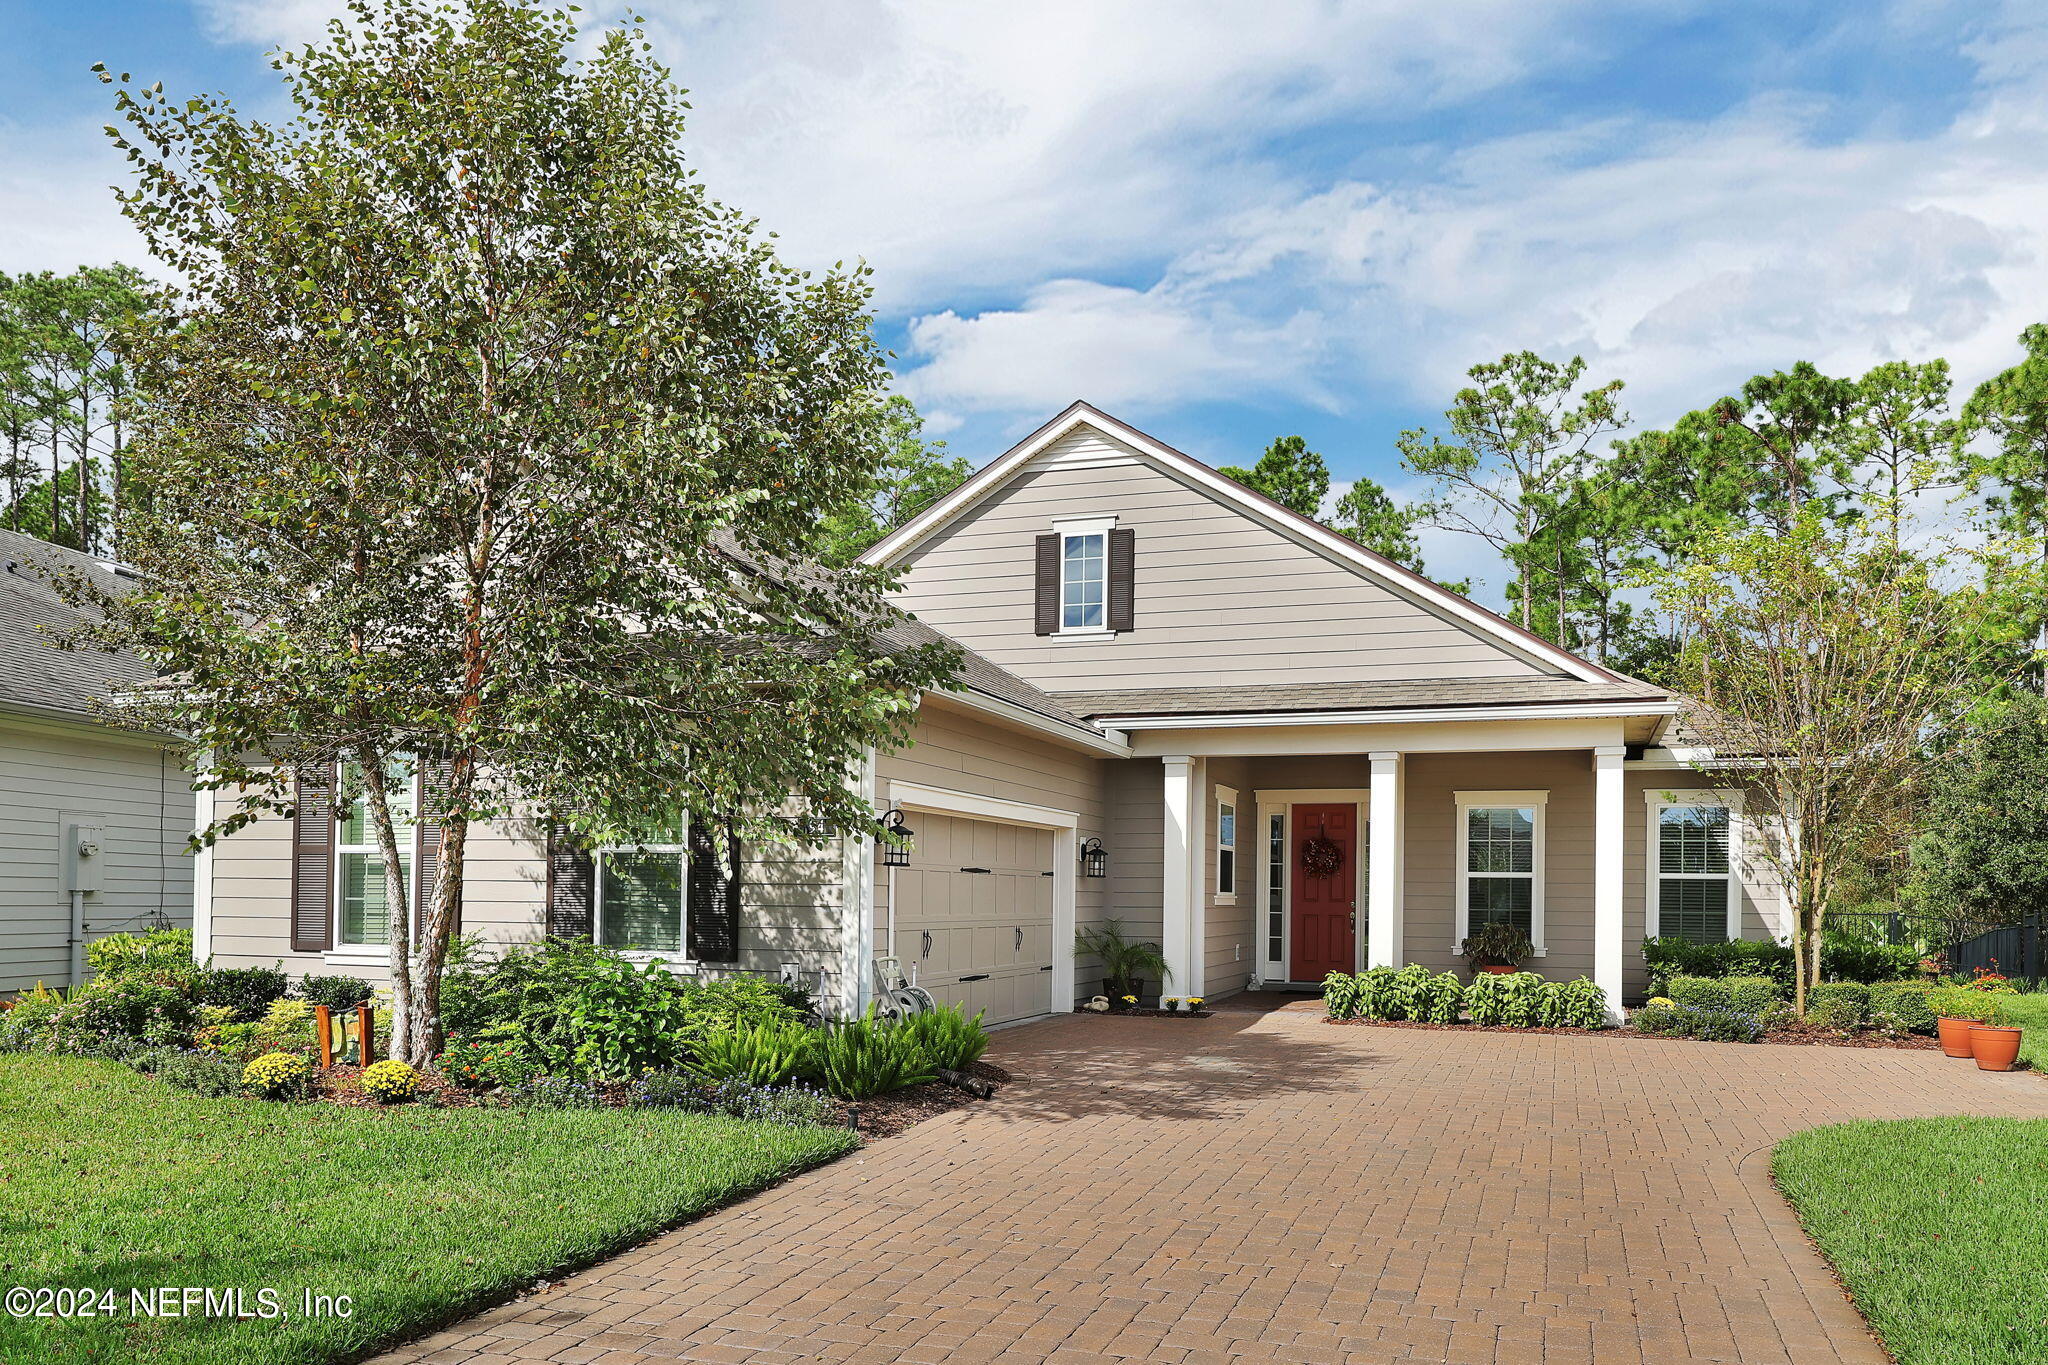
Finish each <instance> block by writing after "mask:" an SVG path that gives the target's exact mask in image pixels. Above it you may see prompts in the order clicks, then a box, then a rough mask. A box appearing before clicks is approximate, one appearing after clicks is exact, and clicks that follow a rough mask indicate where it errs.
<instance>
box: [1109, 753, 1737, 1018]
mask: <svg viewBox="0 0 2048 1365" xmlns="http://www.w3.org/2000/svg"><path fill="white" fill-rule="evenodd" d="M1206 719H1207V721H1208V723H1205V724H1201V725H1189V724H1184V723H1183V724H1171V723H1158V724H1151V725H1145V724H1138V725H1132V726H1131V727H1130V728H1131V730H1132V734H1131V740H1132V744H1133V747H1134V749H1136V750H1137V752H1138V754H1139V755H1141V756H1142V757H1140V758H1139V759H1138V760H1137V761H1134V762H1129V763H1126V764H1122V765H1119V766H1120V767H1121V768H1122V769H1123V771H1122V772H1121V773H1120V774H1119V775H1118V777H1119V780H1120V785H1121V786H1122V787H1123V788H1124V789H1125V790H1123V791H1121V792H1119V793H1117V799H1116V800H1115V801H1114V803H1113V818H1114V819H1115V820H1117V821H1118V822H1119V828H1118V830H1117V837H1116V838H1115V839H1114V841H1113V845H1112V846H1113V847H1121V848H1123V849H1125V850H1129V851H1132V853H1133V854H1134V855H1135V856H1131V857H1126V858H1125V859H1123V860H1121V861H1122V866H1121V868H1120V870H1119V872H1118V874H1117V876H1118V879H1119V880H1118V882H1117V884H1115V885H1114V886H1113V887H1112V901H1113V903H1114V905H1115V906H1116V907H1117V908H1118V910H1119V912H1120V913H1123V912H1127V911H1129V910H1131V909H1133V908H1136V907H1141V906H1143V907H1145V908H1147V909H1149V906H1148V905H1147V902H1150V903H1151V904H1156V905H1157V907H1158V916H1159V918H1158V939H1159V943H1160V945H1161V947H1162V950H1163V952H1164V955H1165V957H1166V960H1167V964H1168V966H1169V968H1170V970H1171V973H1172V976H1171V979H1170V981H1169V983H1168V986H1167V989H1166V991H1165V992H1164V993H1165V994H1171V995H1183V996H1189V995H1192V996H1202V997H1205V998H1210V999H1215V998H1220V997H1223V996H1226V995H1228V994H1231V993H1234V992H1236V991H1239V990H1245V989H1261V988H1282V989H1284V988H1289V987H1313V986H1315V985H1316V984H1317V983H1319V982H1320V981H1321V979H1322V978H1323V976H1324V975H1325V974H1327V973H1328V972H1331V971H1346V972H1352V971H1360V970H1363V969H1365V968H1366V967H1369V966H1378V965H1387V966H1400V965H1403V964H1405V963H1409V962H1418V963H1422V964H1424V965H1426V966H1429V967H1430V968H1432V969H1434V970H1439V971H1441V970H1458V971H1461V972H1462V971H1463V970H1464V968H1465V963H1464V961H1463V959H1462V956H1461V953H1462V947H1463V943H1464V939H1465V936H1466V934H1467V933H1468V932H1469V931H1470V930H1471V929H1472V928H1474V927H1476V926H1477V925H1479V924H1482V923H1485V922H1487V921H1488V920H1505V921H1508V922H1511V923H1514V924H1516V925H1517V926H1519V927H1521V928H1522V929H1524V930H1525V931H1526V932H1527V933H1528V935H1529V938H1530V939H1531V941H1532V942H1533V943H1534V944H1535V947H1536V951H1535V954H1534V956H1533V958H1532V959H1531V960H1530V961H1528V962H1527V963H1525V964H1524V966H1525V968H1526V969H1527V970H1532V971H1537V972H1540V973H1542V974H1543V975H1545V976H1549V977H1554V978H1565V979H1568V978H1571V977H1575V976H1580V975H1584V976H1587V977H1590V978H1591V979H1592V980H1594V981H1595V982H1596V983H1598V984H1599V985H1600V986H1601V987H1602V988H1603V990H1605V991H1606V993H1607V998H1608V1001H1609V1003H1610V1007H1614V1006H1618V1005H1620V1003H1621V1002H1622V1001H1624V1000H1626V999H1635V998H1638V997H1639V996H1640V995H1641V993H1642V990H1643V985H1644V973H1643V968H1642V956H1641V953H1640V951H1639V949H1638V948H1637V945H1638V944H1639V943H1640V941H1641V939H1642V938H1643V937H1644V935H1645V932H1646V929H1647V927H1648V925H1649V921H1650V920H1651V919H1653V918H1654V916H1655V909H1654V906H1653V905H1652V903H1651V902H1652V900H1653V897H1652V896H1651V895H1650V894H1649V893H1650V892H1651V891H1653V890H1654V887H1650V888H1646V886H1645V866H1646V863H1647V861H1648V857H1647V850H1648V848H1649V841H1650V838H1651V833H1652V829H1653V827H1654V825H1655V823H1656V817H1655V814H1654V809H1653V805H1652V801H1651V800H1650V799H1646V798H1655V799H1658V800H1662V798H1663V797H1665V796H1666V795H1669V794H1670V789H1671V788H1672V787H1673V786H1674V785H1675V786H1677V787H1681V788H1691V787H1697V786H1701V785H1704V783H1703V779H1701V777H1700V775H1699V774H1697V773H1695V772H1692V771H1690V770H1689V769H1684V768H1683V765H1682V764H1675V763H1674V761H1673V760H1672V759H1671V758H1670V756H1669V754H1668V753H1667V752H1666V751H1663V750H1660V749H1657V748H1656V747H1655V744H1654V741H1655V740H1656V738H1657V737H1658V735H1659V733H1660V728H1661V725H1662V723H1663V720H1664V717H1663V716H1662V715H1656V714H1652V715H1644V714H1640V713H1638V714H1617V715H1599V716H1569V717H1561V716H1541V715H1538V716H1521V715H1518V716H1512V717H1500V718H1488V719H1471V718H1460V719H1455V720H1452V719H1445V720H1429V719H1415V720H1402V721H1378V720H1367V719H1343V720H1332V719H1327V718H1319V719H1318V720H1316V721H1315V722H1312V723H1300V724H1290V723H1284V722H1283V723H1273V722H1272V721H1271V720H1269V719H1264V718H1259V717H1242V718H1236V717H1233V718H1227V720H1226V719H1225V718H1206ZM1153 784H1156V786H1155V785H1153ZM1147 787H1150V788H1151V790H1150V791H1147V790H1145V788H1147ZM1155 829H1156V834H1155V833H1154V830H1155ZM1148 846H1156V848H1157V850H1158V858H1157V862H1156V865H1154V864H1153V863H1152V861H1151V860H1150V858H1148V857H1147V856H1145V852H1144V850H1146V849H1147V848H1148ZM1747 884H1748V883H1747V881H1746V880H1736V879H1733V878H1731V880H1730V891H1729V894H1730V895H1731V896H1733V897H1734V898H1735V900H1734V902H1733V903H1734V905H1735V910H1734V911H1733V912H1731V919H1730V928H1731V932H1733V931H1739V930H1746V929H1747V928H1748V927H1749V926H1748V922H1747V920H1738V917H1739V916H1744V915H1747V916H1749V917H1750V918H1753V919H1754V920H1755V928H1756V930H1757V931H1758V932H1768V930H1769V928H1770V926H1769V924H1768V923H1767V922H1766V921H1765V920H1764V918H1763V917H1762V916H1761V914H1760V913H1758V912H1756V910H1755V906H1754V905H1753V903H1752V900H1753V898H1751V897H1750V896H1748V895H1747V894H1746V891H1745V888H1746V886H1747ZM1133 918H1134V919H1136V920H1138V921H1139V922H1140V923H1142V922H1143V920H1144V919H1147V918H1149V916H1147V915H1134V916H1133Z"/></svg>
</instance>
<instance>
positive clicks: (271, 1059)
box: [242, 1052, 313, 1100]
mask: <svg viewBox="0 0 2048 1365" xmlns="http://www.w3.org/2000/svg"><path fill="white" fill-rule="evenodd" d="M312 1070H313V1069H312V1067H310V1066H308V1065H307V1064H306V1059H305V1058H304V1057H301V1056H300V1055H299V1054H298V1053H296V1052H266V1053H264V1054H263V1055H262V1056H261V1057H258V1058H257V1059H256V1060H255V1061H253V1062H251V1063H249V1064H248V1065H247V1066H245V1067H243V1068H242V1084H243V1086H244V1087H246V1088H247V1089H248V1091H249V1093H250V1094H252V1095H260V1096H262V1097H263V1098H264V1099H266V1100H293V1099H299V1098H301V1097H302V1096H304V1095H305V1093H306V1087H307V1081H308V1079H309V1078H310V1076H311V1075H312Z"/></svg>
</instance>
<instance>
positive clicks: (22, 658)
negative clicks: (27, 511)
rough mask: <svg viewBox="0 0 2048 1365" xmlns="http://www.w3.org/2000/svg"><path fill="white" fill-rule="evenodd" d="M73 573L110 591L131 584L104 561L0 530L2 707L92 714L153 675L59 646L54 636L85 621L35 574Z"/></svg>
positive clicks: (124, 660) (129, 658) (136, 663)
mask: <svg viewBox="0 0 2048 1365" xmlns="http://www.w3.org/2000/svg"><path fill="white" fill-rule="evenodd" d="M35 566H41V567H44V568H48V569H53V570H59V571H62V570H78V571H80V572H83V573H85V574H86V575H88V576H89V577H90V578H91V579H92V580H93V581H94V582H95V583H97V584H99V585H100V586H101V587H102V588H105V589H107V590H109V591H119V590H121V589H122V587H123V586H124V585H125V584H127V583H128V582H129V579H128V578H127V576H126V575H125V574H122V573H118V572H116V571H115V570H113V569H111V568H109V567H108V566H107V565H106V563H105V562H104V561H102V560H98V559H94V558H93V557H92V556H91V555H86V554H81V553H79V552H78V551H76V550H67V549H65V548H63V547H62V546H59V545H51V544H49V543H48V542H46V541H41V540H37V539H36V538H35V537H33V536H25V535H22V534H21V533H20V532H17V531H0V710H25V711H31V712H38V713H47V712H54V713H56V714H59V715H67V716H97V714H98V713H97V711H96V710H95V704H96V703H98V702H103V701H106V700H107V699H109V698H110V697H112V696H113V695H114V693H115V692H117V691H120V690H123V689H125V688H127V687H129V686H132V685H134V684H136V683H140V682H144V681H146V680H147V679H148V678H149V677H150V671H149V669H148V667H147V666H146V665H144V664H143V662H142V661H141V660H139V659H137V658H135V657H134V656H133V655H131V654H105V653H101V652H99V651H97V650H92V651H84V650H80V651H71V650H62V649H58V648H57V647H56V646H55V645H53V644H52V643H51V642H50V635H51V632H53V631H63V630H66V629H69V628H70V627H72V626H74V625H77V624H78V623H79V621H80V620H81V619H83V618H82V617H81V615H80V613H79V612H78V610H77V609H76V608H74V607H71V606H68V605H66V604H65V603H64V602H62V601H61V600H59V599H58V597H57V594H56V593H55V592H53V591H52V590H51V587H50V584H49V581H48V580H47V579H45V578H43V577H42V576H41V575H40V574H38V573H37V572H36V570H35Z"/></svg>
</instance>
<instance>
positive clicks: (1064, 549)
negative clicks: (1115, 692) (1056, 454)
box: [1038, 517, 1132, 638]
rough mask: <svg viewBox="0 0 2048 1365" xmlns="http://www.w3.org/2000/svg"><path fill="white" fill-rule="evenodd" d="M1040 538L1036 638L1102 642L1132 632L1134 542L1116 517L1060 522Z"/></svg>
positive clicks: (1054, 524)
mask: <svg viewBox="0 0 2048 1365" xmlns="http://www.w3.org/2000/svg"><path fill="white" fill-rule="evenodd" d="M1052 528H1053V529H1052V534H1051V535H1049V536H1040V537H1039V538H1038V633H1039V634H1040V635H1061V636H1078V637H1082V638H1089V637H1094V638H1100V637H1102V636H1105V635H1114V634H1116V633H1117V632H1118V631H1124V630H1129V629H1130V628H1131V621H1130V615H1131V612H1130V604H1131V541H1132V536H1131V533H1130V532H1129V531H1127V530H1126V531H1120V530H1118V529H1117V525H1116V518H1115V517H1089V518H1086V519H1081V518H1075V519H1073V520H1064V519H1063V520H1060V521H1055V522H1054V523H1053V524H1052Z"/></svg>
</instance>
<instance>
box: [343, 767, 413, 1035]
mask: <svg viewBox="0 0 2048 1365" xmlns="http://www.w3.org/2000/svg"><path fill="white" fill-rule="evenodd" d="M360 754H361V762H362V765H363V788H364V790H363V794H364V796H365V797H366V798H367V799H368V801H369V803H370V821H371V823H372V824H374V825H375V826H376V827H377V851H378V853H379V855H380V856H381V857H382V858H383V861H384V904H385V906H386V908H387V910H388V912H389V924H390V932H389V933H388V934H387V935H386V938H387V939H388V941H389V943H390V948H391V952H390V965H391V1032H390V1041H389V1044H388V1046H389V1051H390V1055H391V1056H393V1057H396V1058H398V1059H399V1060H401V1061H403V1060H405V1059H406V1057H408V1056H409V1055H410V1054H411V1053H412V1052H413V1050H414V1049H413V1044H412V1040H413V1036H414V1033H415V1031H416V1030H417V1028H418V1005H417V1003H416V1001H415V999H414V994H413V989H412V888H411V887H410V886H408V885H407V882H409V881H410V880H411V879H410V878H409V877H407V876H406V869H405V864H404V862H403V861H402V859H401V857H400V850H399V847H398V831H397V829H396V827H395V826H394V825H393V824H392V822H391V799H390V793H389V791H387V790H386V787H385V781H386V776H385V772H384V756H383V755H381V754H378V753H375V752H374V751H372V750H368V749H365V750H362V751H360ZM373 764H374V766H373ZM344 799H345V798H344ZM415 814H417V812H415ZM369 1060H370V1059H369V1058H367V1057H365V1058H364V1059H363V1061H364V1062H365V1064H367V1063H368V1062H369Z"/></svg>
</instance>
